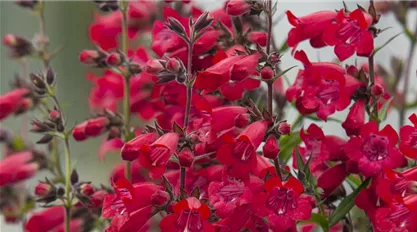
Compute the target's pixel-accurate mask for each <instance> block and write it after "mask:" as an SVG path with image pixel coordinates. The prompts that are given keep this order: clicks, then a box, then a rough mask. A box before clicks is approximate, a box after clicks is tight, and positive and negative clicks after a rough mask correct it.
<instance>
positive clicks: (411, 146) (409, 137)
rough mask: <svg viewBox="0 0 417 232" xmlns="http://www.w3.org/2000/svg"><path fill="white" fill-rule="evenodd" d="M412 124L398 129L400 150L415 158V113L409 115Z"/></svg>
mask: <svg viewBox="0 0 417 232" xmlns="http://www.w3.org/2000/svg"><path fill="white" fill-rule="evenodd" d="M409 119H410V121H411V122H412V123H413V125H414V126H410V125H405V126H403V127H401V129H400V139H401V142H400V150H401V151H402V152H403V153H404V155H406V156H408V157H410V158H411V159H417V115H416V114H412V115H411V116H410V117H409Z"/></svg>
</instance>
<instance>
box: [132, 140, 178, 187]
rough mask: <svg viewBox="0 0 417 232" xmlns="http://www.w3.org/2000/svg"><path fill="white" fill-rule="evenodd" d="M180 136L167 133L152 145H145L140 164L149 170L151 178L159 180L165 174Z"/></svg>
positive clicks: (141, 152) (140, 156)
mask: <svg viewBox="0 0 417 232" xmlns="http://www.w3.org/2000/svg"><path fill="white" fill-rule="evenodd" d="M178 139H179V135H178V134H177V133H166V134H164V135H162V136H161V137H160V138H158V139H157V140H156V141H155V142H153V143H152V144H151V145H143V146H142V148H141V150H140V154H139V163H140V164H141V165H142V166H143V167H144V168H147V169H149V176H150V177H151V178H152V179H157V178H159V177H161V176H162V174H163V173H164V172H165V169H166V164H167V163H168V161H169V158H170V157H171V155H172V154H173V153H175V152H176V150H177V144H178Z"/></svg>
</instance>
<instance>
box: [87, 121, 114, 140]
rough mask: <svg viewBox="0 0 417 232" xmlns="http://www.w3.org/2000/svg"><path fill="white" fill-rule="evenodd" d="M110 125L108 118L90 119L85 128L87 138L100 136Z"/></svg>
mask: <svg viewBox="0 0 417 232" xmlns="http://www.w3.org/2000/svg"><path fill="white" fill-rule="evenodd" d="M109 123H110V120H109V119H108V118H107V117H98V118H93V119H90V120H88V123H87V126H86V128H85V134H86V135H87V136H98V135H100V134H101V133H103V132H104V131H105V130H106V128H107V126H108V125H109Z"/></svg>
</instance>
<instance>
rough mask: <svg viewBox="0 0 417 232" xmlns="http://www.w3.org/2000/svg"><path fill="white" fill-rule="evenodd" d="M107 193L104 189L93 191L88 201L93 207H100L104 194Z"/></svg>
mask: <svg viewBox="0 0 417 232" xmlns="http://www.w3.org/2000/svg"><path fill="white" fill-rule="evenodd" d="M106 195H107V192H106V191H105V190H99V191H96V192H94V193H93V194H92V195H91V197H90V201H91V203H92V206H93V207H100V206H102V205H103V201H104V196H106Z"/></svg>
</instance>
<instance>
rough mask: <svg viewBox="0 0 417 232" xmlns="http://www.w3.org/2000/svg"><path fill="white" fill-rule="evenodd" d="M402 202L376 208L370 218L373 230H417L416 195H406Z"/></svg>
mask: <svg viewBox="0 0 417 232" xmlns="http://www.w3.org/2000/svg"><path fill="white" fill-rule="evenodd" d="M403 202H404V203H395V204H392V205H390V206H389V207H381V208H378V209H377V210H376V211H375V215H374V216H373V220H372V225H373V227H374V230H375V231H381V232H389V231H417V222H416V220H415V219H416V218H417V195H416V194H414V195H412V196H407V197H405V198H404V199H403Z"/></svg>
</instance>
